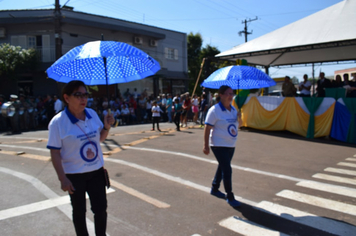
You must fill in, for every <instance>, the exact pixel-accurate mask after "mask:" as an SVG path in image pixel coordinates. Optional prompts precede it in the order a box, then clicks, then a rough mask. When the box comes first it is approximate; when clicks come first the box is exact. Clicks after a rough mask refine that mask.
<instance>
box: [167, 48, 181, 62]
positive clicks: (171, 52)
mask: <svg viewBox="0 0 356 236" xmlns="http://www.w3.org/2000/svg"><path fill="white" fill-rule="evenodd" d="M165 57H166V58H167V59H170V60H178V50H177V49H174V48H165Z"/></svg>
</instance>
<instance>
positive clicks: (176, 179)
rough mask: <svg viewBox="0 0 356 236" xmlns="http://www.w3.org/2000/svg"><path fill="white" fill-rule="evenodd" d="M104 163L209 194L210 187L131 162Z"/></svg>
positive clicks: (108, 159) (246, 200)
mask: <svg viewBox="0 0 356 236" xmlns="http://www.w3.org/2000/svg"><path fill="white" fill-rule="evenodd" d="M106 161H110V162H114V163H118V164H121V165H125V166H129V167H131V168H135V169H138V170H141V171H144V172H146V173H150V174H153V175H156V176H158V177H161V178H164V179H166V180H169V181H172V182H176V183H178V184H181V185H186V186H189V187H191V188H195V189H198V190H200V191H203V192H206V193H210V189H211V188H210V187H205V186H203V185H200V184H196V183H193V182H191V181H189V180H185V179H182V178H180V177H175V176H172V175H168V174H165V173H162V172H160V171H157V170H153V169H150V168H148V167H145V166H141V165H138V164H135V163H131V162H127V161H123V160H118V159H112V158H106ZM235 198H236V199H237V200H239V201H241V202H244V203H246V204H249V205H252V206H254V205H256V202H253V201H250V200H248V199H244V198H242V197H240V196H236V195H235Z"/></svg>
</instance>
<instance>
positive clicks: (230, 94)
mask: <svg viewBox="0 0 356 236" xmlns="http://www.w3.org/2000/svg"><path fill="white" fill-rule="evenodd" d="M224 94H225V95H227V96H234V95H235V94H233V93H224Z"/></svg>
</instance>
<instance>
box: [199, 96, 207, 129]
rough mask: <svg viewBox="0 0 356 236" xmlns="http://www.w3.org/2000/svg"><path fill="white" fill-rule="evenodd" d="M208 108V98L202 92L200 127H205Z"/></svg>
mask: <svg viewBox="0 0 356 236" xmlns="http://www.w3.org/2000/svg"><path fill="white" fill-rule="evenodd" d="M207 110H208V101H207V100H206V94H202V95H201V99H200V106H199V112H200V127H204V122H205V116H206V111H207Z"/></svg>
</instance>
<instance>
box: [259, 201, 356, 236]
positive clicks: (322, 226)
mask: <svg viewBox="0 0 356 236" xmlns="http://www.w3.org/2000/svg"><path fill="white" fill-rule="evenodd" d="M256 207H258V208H261V210H264V211H267V212H269V213H273V214H275V215H278V216H280V217H282V218H284V219H287V220H290V221H293V222H296V223H300V224H303V225H307V226H310V227H312V228H316V229H319V230H321V231H325V232H328V233H331V234H335V235H343V236H354V235H355V232H356V227H355V226H353V225H351V224H347V223H343V222H341V221H335V220H331V219H329V218H325V217H320V216H317V215H313V214H310V213H307V212H303V211H299V210H296V209H293V208H289V207H286V206H282V205H278V204H275V203H272V202H268V201H262V202H260V203H258V204H257V205H256Z"/></svg>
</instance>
